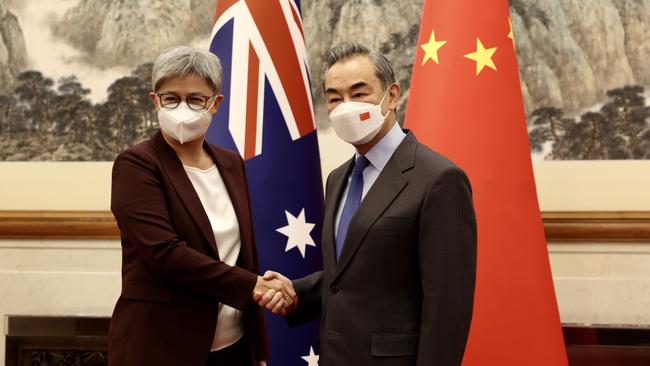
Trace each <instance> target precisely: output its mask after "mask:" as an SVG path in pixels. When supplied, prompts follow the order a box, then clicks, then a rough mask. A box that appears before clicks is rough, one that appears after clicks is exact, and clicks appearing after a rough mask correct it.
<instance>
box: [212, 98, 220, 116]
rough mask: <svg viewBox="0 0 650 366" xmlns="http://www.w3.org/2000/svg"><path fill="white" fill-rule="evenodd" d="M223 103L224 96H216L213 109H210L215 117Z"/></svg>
mask: <svg viewBox="0 0 650 366" xmlns="http://www.w3.org/2000/svg"><path fill="white" fill-rule="evenodd" d="M221 101H223V95H221V94H219V95H217V96H216V100H215V101H214V104H213V105H212V108H210V114H212V115H213V116H214V115H215V114H216V113H217V110H218V109H219V105H221Z"/></svg>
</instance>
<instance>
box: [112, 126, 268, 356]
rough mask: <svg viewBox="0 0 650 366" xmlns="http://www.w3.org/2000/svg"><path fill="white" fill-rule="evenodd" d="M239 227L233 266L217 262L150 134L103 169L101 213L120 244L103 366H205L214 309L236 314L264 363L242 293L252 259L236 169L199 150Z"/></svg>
mask: <svg viewBox="0 0 650 366" xmlns="http://www.w3.org/2000/svg"><path fill="white" fill-rule="evenodd" d="M204 148H205V149H206V151H208V153H209V154H210V155H211V156H212V159H213V160H214V161H215V163H216V165H217V167H218V168H219V172H220V174H221V176H222V177H223V181H224V183H225V185H226V187H227V189H228V194H229V195H230V199H231V201H232V203H233V206H234V209H235V213H236V215H237V219H238V221H239V227H240V235H241V252H240V256H239V260H238V265H237V266H235V267H231V266H228V265H226V264H225V263H223V262H221V261H220V260H219V253H218V251H217V245H216V242H215V238H214V234H213V232H212V229H211V226H210V222H209V219H208V216H207V215H206V213H205V211H204V209H203V206H202V204H201V201H200V199H199V197H198V195H197V194H196V191H195V190H194V187H193V186H192V183H191V181H190V180H189V178H188V177H187V174H186V173H185V170H184V169H183V166H182V164H181V162H180V160H179V159H178V157H177V156H176V154H175V152H174V150H173V149H172V148H171V147H170V146H169V145H168V144H167V143H166V142H165V140H164V138H163V136H162V134H161V133H160V132H158V133H157V134H156V135H154V136H153V137H152V138H151V139H150V140H147V141H145V142H143V143H141V144H139V145H137V146H135V147H133V148H131V149H128V150H126V151H124V152H123V153H121V154H120V155H119V156H118V157H117V159H116V160H115V164H114V166H113V184H112V194H111V210H112V211H113V214H114V215H115V218H116V220H117V224H118V226H119V228H120V231H121V236H122V293H121V295H120V298H119V299H118V301H117V304H116V305H115V310H114V312H113V317H112V319H111V325H110V330H109V346H108V355H109V363H110V364H111V365H115V366H124V365H138V366H141V365H156V366H160V365H174V366H177V365H183V366H205V365H206V362H207V359H208V355H209V352H210V347H211V345H212V340H213V337H214V331H215V327H216V322H217V312H218V306H219V303H224V304H226V305H229V306H232V307H234V308H236V309H239V310H242V311H243V312H244V320H243V321H244V327H245V332H246V334H247V337H248V339H249V341H250V343H251V344H252V348H253V350H252V353H253V354H254V355H255V358H256V359H257V360H265V359H267V357H268V345H267V339H266V330H265V326H264V320H263V317H262V313H261V310H260V309H259V307H258V306H256V305H255V303H254V302H253V301H252V298H251V293H252V291H253V288H254V286H255V282H256V280H257V275H256V273H258V261H257V252H256V249H255V242H254V237H253V226H252V221H251V211H250V203H249V194H248V186H247V181H246V176H245V171H244V164H243V161H242V159H241V158H240V157H239V155H237V154H235V153H233V152H230V151H228V150H224V149H220V148H218V147H215V146H212V145H208V144H207V143H206V144H205V145H204Z"/></svg>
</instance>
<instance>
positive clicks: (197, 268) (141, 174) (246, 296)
mask: <svg viewBox="0 0 650 366" xmlns="http://www.w3.org/2000/svg"><path fill="white" fill-rule="evenodd" d="M158 174H160V173H159V170H157V169H156V168H155V166H154V164H153V163H152V162H150V161H147V159H146V158H145V157H143V156H142V155H140V154H138V153H137V152H134V151H133V150H127V151H126V152H124V153H122V154H120V155H119V156H118V158H117V159H116V160H115V164H114V165H113V180H112V191H111V210H112V211H113V214H114V215H115V219H116V220H117V224H118V226H119V227H120V230H121V231H122V235H123V236H126V238H128V240H129V241H130V242H131V243H132V244H133V246H134V247H135V249H136V250H137V252H138V254H139V256H140V257H141V258H142V259H144V261H146V263H147V264H148V265H149V267H150V268H151V269H152V270H153V271H155V272H157V273H159V274H160V275H161V276H162V277H163V278H165V279H166V280H167V281H170V282H173V283H176V284H179V285H182V286H184V287H186V288H189V289H192V290H194V291H196V292H198V293H201V294H203V295H205V296H208V297H211V298H213V299H215V300H217V301H219V302H221V303H224V304H226V305H229V306H232V307H234V308H236V309H239V310H243V309H244V308H245V306H246V304H247V303H249V301H250V299H251V293H252V292H253V288H254V287H255V283H256V281H257V275H256V274H254V273H251V272H248V271H246V270H244V269H242V268H239V267H236V266H229V265H227V264H226V263H223V262H221V261H217V260H214V259H213V258H210V257H209V256H207V255H205V254H203V253H200V252H199V251H196V250H194V249H192V248H190V247H189V246H188V245H187V243H185V242H184V241H182V240H180V239H179V238H178V236H177V234H176V232H175V230H174V227H173V226H172V223H171V220H170V217H169V212H168V210H167V205H166V203H165V195H164V194H163V191H162V189H161V180H160V178H159V176H158Z"/></svg>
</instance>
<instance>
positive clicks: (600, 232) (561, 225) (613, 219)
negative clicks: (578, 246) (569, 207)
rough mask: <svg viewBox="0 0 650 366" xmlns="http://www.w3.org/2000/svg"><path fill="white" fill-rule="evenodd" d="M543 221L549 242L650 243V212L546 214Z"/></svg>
mask: <svg viewBox="0 0 650 366" xmlns="http://www.w3.org/2000/svg"><path fill="white" fill-rule="evenodd" d="M542 218H543V220H544V231H545V232H546V240H548V241H553V242H558V241H559V242H562V241H571V242H579V241H586V242H594V241H604V242H634V241H650V211H623V212H610V211H604V212H598V211H594V212H568V211H567V212H543V213H542Z"/></svg>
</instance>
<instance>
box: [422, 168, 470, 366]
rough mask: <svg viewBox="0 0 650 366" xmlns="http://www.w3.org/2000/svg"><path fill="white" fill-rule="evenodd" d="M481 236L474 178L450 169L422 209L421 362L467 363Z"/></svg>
mask: <svg viewBox="0 0 650 366" xmlns="http://www.w3.org/2000/svg"><path fill="white" fill-rule="evenodd" d="M476 240H477V238H476V218H475V215H474V207H473V204H472V192H471V187H470V183H469V180H468V179H467V176H466V175H465V173H463V172H462V171H461V170H460V169H458V168H451V169H448V170H447V171H445V172H444V173H443V174H441V176H440V177H439V178H438V179H437V180H436V181H435V182H434V183H433V184H432V186H431V187H430V188H429V190H428V192H427V193H426V195H425V197H424V202H423V204H422V208H421V213H420V231H419V256H420V257H419V258H420V271H421V274H420V275H421V285H422V293H423V304H422V314H421V324H420V344H419V347H418V355H417V365H418V366H425V365H440V366H460V365H461V362H462V360H463V354H464V352H465V345H466V343H467V337H468V334H469V327H470V322H471V318H472V307H473V302H474V287H475V281H476Z"/></svg>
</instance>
